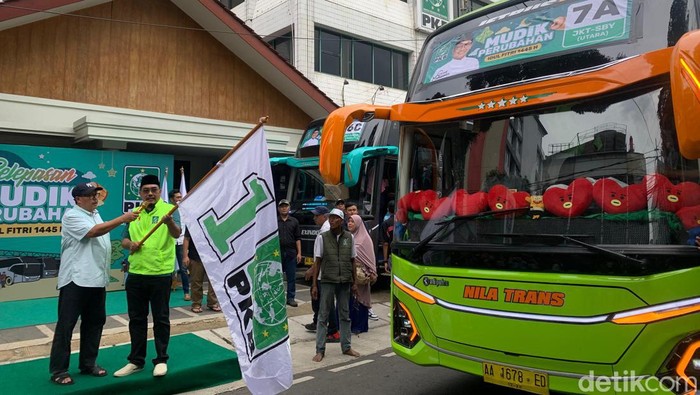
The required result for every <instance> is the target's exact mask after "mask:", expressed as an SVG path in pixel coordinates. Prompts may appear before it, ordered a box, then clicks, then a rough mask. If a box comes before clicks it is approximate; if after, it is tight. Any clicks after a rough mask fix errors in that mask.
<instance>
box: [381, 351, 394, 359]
mask: <svg viewBox="0 0 700 395" xmlns="http://www.w3.org/2000/svg"><path fill="white" fill-rule="evenodd" d="M394 356H396V353H395V352H390V353H389V354H384V355H382V357H384V358H389V357H394Z"/></svg>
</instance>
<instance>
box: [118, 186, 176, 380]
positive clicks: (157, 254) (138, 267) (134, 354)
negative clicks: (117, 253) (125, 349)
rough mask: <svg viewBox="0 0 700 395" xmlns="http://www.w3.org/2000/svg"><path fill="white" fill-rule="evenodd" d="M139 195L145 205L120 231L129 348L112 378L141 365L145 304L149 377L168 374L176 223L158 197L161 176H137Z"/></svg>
mask: <svg viewBox="0 0 700 395" xmlns="http://www.w3.org/2000/svg"><path fill="white" fill-rule="evenodd" d="M139 196H140V197H141V200H142V201H143V203H141V204H142V205H143V206H144V208H143V210H141V211H140V212H139V217H138V220H136V221H134V222H133V223H131V224H130V225H129V226H128V227H127V228H126V230H124V233H123V234H122V247H124V248H126V249H128V250H129V277H128V278H127V280H126V302H127V306H128V307H127V309H128V312H129V336H130V337H131V352H130V353H129V356H128V358H127V359H128V360H129V363H127V364H126V366H124V367H123V368H121V369H119V370H117V371H116V372H114V376H115V377H123V376H128V375H130V374H132V373H136V372H139V371H141V370H143V366H144V365H145V363H146V340H147V335H148V310H149V306H150V308H151V311H152V315H153V336H154V344H155V347H156V357H155V358H154V359H153V364H154V365H155V368H154V369H153V376H154V377H161V376H165V375H166V374H167V373H168V365H167V361H168V343H169V342H170V284H171V281H172V275H173V271H174V270H175V267H174V264H173V263H174V262H175V240H176V239H177V238H178V237H179V236H180V226H179V225H178V224H177V223H176V222H175V220H173V217H172V216H171V215H170V214H169V213H170V211H171V209H173V207H174V206H173V205H172V204H170V203H167V202H165V201H163V200H162V199H161V198H160V180H159V179H158V177H156V176H154V175H150V174H147V175H145V176H143V177H142V178H141V187H140V188H139ZM161 219H162V221H163V224H164V225H166V226H160V227H158V229H156V230H155V231H154V232H153V233H152V234H151V235H150V237H149V238H148V240H147V241H145V242H144V243H143V244H141V240H143V239H144V237H145V236H146V235H147V234H148V233H149V232H150V231H151V230H152V229H153V228H154V227H155V226H156V224H157V223H158V222H159V221H160V220H161Z"/></svg>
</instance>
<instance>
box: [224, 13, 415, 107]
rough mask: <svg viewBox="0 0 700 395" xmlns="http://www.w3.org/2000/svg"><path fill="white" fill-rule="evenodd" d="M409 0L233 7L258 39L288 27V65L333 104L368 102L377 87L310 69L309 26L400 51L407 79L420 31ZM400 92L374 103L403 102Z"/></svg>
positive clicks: (382, 95) (391, 91)
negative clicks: (290, 45) (405, 58)
mask: <svg viewBox="0 0 700 395" xmlns="http://www.w3.org/2000/svg"><path fill="white" fill-rule="evenodd" d="M414 3H415V2H414V1H410V0H409V2H408V3H404V2H403V1H400V0H247V1H246V2H244V3H243V4H241V5H239V6H238V7H236V8H234V9H233V12H234V13H236V15H237V16H238V17H239V18H241V19H243V20H245V21H246V24H248V25H249V26H250V27H252V28H253V30H255V32H256V33H258V34H260V35H261V36H266V35H270V34H274V33H277V32H280V31H283V30H285V29H286V28H288V27H289V26H291V27H292V30H293V33H294V37H295V40H294V66H295V67H296V68H297V69H299V71H301V72H302V73H303V74H304V75H306V77H307V78H309V79H310V80H311V81H312V82H313V83H314V84H316V85H317V86H318V87H319V88H320V89H321V90H322V91H323V92H325V93H326V94H327V95H328V96H330V97H331V98H332V99H333V100H334V101H335V102H336V103H337V104H339V105H343V102H344V104H346V105H347V104H356V103H369V102H370V101H371V99H372V96H373V94H374V93H375V91H377V88H378V85H375V84H370V83H366V82H361V81H356V80H348V82H349V84H348V85H345V89H344V90H345V95H344V100H343V95H342V90H343V81H344V80H345V78H343V77H338V76H334V75H330V74H323V73H318V72H315V71H314V43H313V37H314V27H315V26H320V27H323V28H326V29H329V30H334V31H337V32H340V33H343V34H347V35H349V36H353V37H357V38H362V39H367V40H368V41H371V42H374V43H378V44H381V45H382V46H385V47H389V48H393V49H397V50H401V51H403V52H406V53H407V54H408V55H409V56H408V64H409V75H410V74H411V72H412V70H413V67H414V65H415V62H416V57H417V56H418V53H419V52H420V49H421V47H422V45H423V41H424V40H425V37H426V36H427V35H426V34H425V33H421V32H416V30H415V16H414ZM405 97H406V92H405V91H403V90H399V89H392V88H385V90H384V91H378V92H377V94H376V97H375V103H376V104H394V103H400V102H402V101H404V99H405Z"/></svg>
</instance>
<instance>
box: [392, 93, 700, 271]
mask: <svg viewBox="0 0 700 395" xmlns="http://www.w3.org/2000/svg"><path fill="white" fill-rule="evenodd" d="M671 107H672V104H671V100H670V92H669V87H668V85H665V84H662V85H660V86H650V87H647V88H646V89H645V91H643V92H642V93H640V92H639V91H635V92H633V93H629V94H618V95H614V96H610V97H598V98H596V99H595V100H590V101H582V102H580V103H573V104H567V105H557V106H552V107H547V108H542V109H540V110H537V111H532V112H529V113H523V114H518V115H514V116H501V117H492V118H482V119H469V120H460V121H457V122H443V123H436V124H421V125H420V126H406V132H407V135H408V136H411V137H410V138H409V139H408V141H406V142H405V145H403V146H402V147H401V150H402V152H404V153H405V156H404V157H403V158H402V162H401V163H402V166H405V168H406V169H409V171H408V172H405V173H403V174H402V175H401V177H402V178H401V181H400V185H399V187H400V191H399V192H400V195H402V196H403V197H402V199H401V200H400V201H399V204H398V207H399V212H397V219H398V220H400V221H401V222H404V223H406V227H405V231H404V232H395V235H394V236H395V238H397V241H400V242H404V243H405V242H407V241H413V242H419V241H421V240H425V239H426V237H428V235H429V234H431V233H433V232H435V231H436V230H439V227H440V224H441V222H444V221H445V217H447V218H450V217H451V216H457V218H459V216H467V217H465V219H464V220H459V221H453V222H452V223H450V224H449V226H446V227H445V229H444V231H443V232H438V234H437V235H435V237H434V238H433V239H432V240H430V242H429V243H427V245H428V246H438V245H439V246H440V249H444V248H448V249H449V250H451V251H452V252H450V254H454V253H455V252H454V250H455V249H458V250H459V249H460V248H462V250H463V251H464V252H465V253H466V254H465V255H464V256H462V257H460V259H457V258H455V259H446V258H445V256H440V258H436V257H433V258H430V259H428V258H426V259H423V263H425V264H430V263H431V262H439V264H440V265H444V264H449V263H450V262H454V261H460V262H462V264H465V265H468V264H469V263H470V262H474V261H475V260H473V259H467V255H469V254H473V253H474V252H477V251H478V252H485V251H489V252H490V256H491V259H495V260H496V261H499V262H500V261H501V258H502V260H503V261H506V260H508V261H509V262H511V263H512V262H513V259H512V256H510V255H509V256H508V257H506V256H505V255H504V256H502V257H501V258H499V259H497V258H496V257H497V256H498V254H497V253H496V252H494V251H499V250H493V248H494V246H498V247H499V248H501V252H504V251H510V252H515V251H519V252H522V251H523V246H527V245H535V246H538V247H537V248H540V251H548V250H546V249H541V246H542V245H543V244H544V245H550V246H551V245H557V246H559V247H561V246H563V245H565V244H571V242H572V241H571V240H568V241H567V239H566V237H571V238H575V239H576V240H574V241H573V242H575V241H581V242H584V243H586V244H590V245H612V246H616V247H615V248H619V245H625V246H627V248H626V250H627V251H634V252H635V253H637V254H639V255H643V254H647V253H650V252H651V251H654V250H656V251H658V248H668V249H670V248H676V249H677V250H678V249H679V248H678V247H679V246H681V245H686V244H692V245H694V237H690V236H689V231H691V230H692V228H693V227H695V226H697V223H698V222H697V219H698V218H700V212H697V213H696V212H695V211H697V210H698V208H697V207H695V206H698V205H700V184H698V182H699V181H700V178H699V174H698V161H697V160H687V159H684V158H683V157H682V156H681V155H680V154H679V151H678V145H677V141H676V133H675V129H674V126H673V120H672V108H671ZM492 153H496V154H495V155H494V154H492ZM684 207H693V209H687V208H685V209H684ZM698 207H700V206H698ZM499 211H503V212H504V213H507V215H506V214H499V213H498V212H499ZM480 213H483V214H484V215H480ZM475 214H476V215H475ZM468 216H472V217H471V218H470V217H468ZM406 244H408V243H406ZM447 246H449V247H447ZM460 246H461V247H460ZM651 246H653V247H654V249H651V248H650V247H651ZM662 246H666V247H662ZM680 248H686V249H687V248H688V247H687V246H686V247H680ZM398 251H399V254H403V255H404V256H405V257H407V258H411V255H412V254H411V253H412V252H415V251H412V250H411V249H399V250H398ZM552 251H558V252H559V253H566V254H570V255H571V254H572V251H571V250H570V249H567V248H554V249H552ZM576 251H579V252H585V253H587V254H588V253H590V251H587V250H585V249H581V248H578V247H577V248H576ZM443 252H444V251H443ZM444 253H446V252H444ZM427 255H429V254H427ZM573 255H574V256H575V254H573ZM585 260H586V262H587V264H586V265H583V266H582V267H580V268H577V269H575V270H576V271H582V272H590V271H596V270H600V268H599V267H598V266H597V265H594V264H592V263H591V262H590V256H589V255H588V256H587V257H586V258H585ZM694 260H695V258H693V259H691V260H687V259H682V258H677V259H676V261H675V263H673V264H676V265H679V266H684V265H694V264H695V263H694ZM556 261H557V262H558V263H557V265H558V267H561V266H562V265H564V263H562V260H561V259H560V258H559V259H557V260H556ZM575 261H576V259H574V258H572V259H570V260H569V262H570V264H571V265H574V264H575V263H576V262H575ZM603 261H605V262H606V263H607V261H606V260H601V262H603ZM489 262H491V261H490V260H482V261H480V264H488V263H489ZM521 263H522V262H521ZM666 263H668V262H666ZM638 266H639V270H643V269H641V266H640V265H638ZM650 266H651V265H648V266H647V267H646V270H653V269H651V267H650ZM664 268H665V269H668V267H667V266H664ZM530 269H531V270H537V271H549V270H554V268H543V267H541V266H537V267H535V266H534V265H532V266H530ZM626 273H628V274H629V272H626Z"/></svg>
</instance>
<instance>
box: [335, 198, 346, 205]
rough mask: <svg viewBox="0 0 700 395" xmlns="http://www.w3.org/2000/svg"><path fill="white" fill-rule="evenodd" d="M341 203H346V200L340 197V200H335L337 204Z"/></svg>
mask: <svg viewBox="0 0 700 395" xmlns="http://www.w3.org/2000/svg"><path fill="white" fill-rule="evenodd" d="M339 204H345V200H343V199H338V200H336V201H335V205H336V206H337V205H339Z"/></svg>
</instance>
